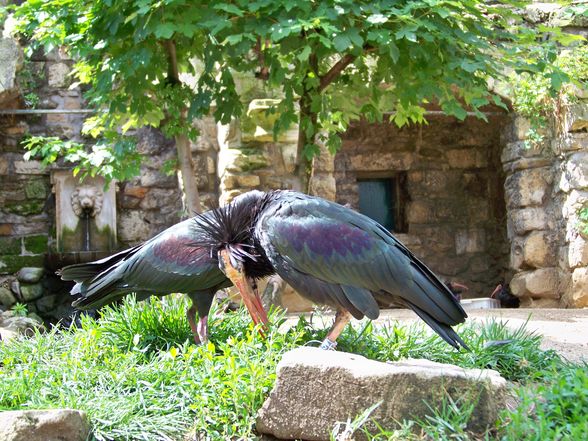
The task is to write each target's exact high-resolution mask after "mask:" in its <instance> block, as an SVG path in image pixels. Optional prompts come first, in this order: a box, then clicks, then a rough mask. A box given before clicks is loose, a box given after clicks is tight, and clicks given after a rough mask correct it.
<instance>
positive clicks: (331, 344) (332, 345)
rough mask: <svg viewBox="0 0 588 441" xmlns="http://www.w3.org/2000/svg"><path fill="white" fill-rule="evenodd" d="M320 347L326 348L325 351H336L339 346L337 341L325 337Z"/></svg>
mask: <svg viewBox="0 0 588 441" xmlns="http://www.w3.org/2000/svg"><path fill="white" fill-rule="evenodd" d="M319 348H320V349H324V350H325V351H334V350H335V349H336V348H337V342H336V341H331V340H329V339H328V338H325V339H324V340H323V342H322V343H321V345H320V346H319Z"/></svg>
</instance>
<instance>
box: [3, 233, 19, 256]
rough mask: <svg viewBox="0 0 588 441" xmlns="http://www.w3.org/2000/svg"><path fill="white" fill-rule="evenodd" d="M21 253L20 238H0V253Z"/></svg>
mask: <svg viewBox="0 0 588 441" xmlns="http://www.w3.org/2000/svg"><path fill="white" fill-rule="evenodd" d="M21 251H22V240H21V238H20V237H18V238H16V237H0V253H2V254H20V253H21Z"/></svg>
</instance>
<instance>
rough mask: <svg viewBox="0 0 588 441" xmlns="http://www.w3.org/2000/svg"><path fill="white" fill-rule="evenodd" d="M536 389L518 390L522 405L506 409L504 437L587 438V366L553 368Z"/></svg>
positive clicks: (533, 438) (541, 438)
mask: <svg viewBox="0 0 588 441" xmlns="http://www.w3.org/2000/svg"><path fill="white" fill-rule="evenodd" d="M545 378H546V380H547V382H546V383H544V384H539V385H537V387H536V388H522V389H520V391H519V394H520V397H521V400H522V404H521V405H520V406H519V407H518V408H517V409H516V411H515V412H513V413H512V414H510V413H507V412H505V413H504V414H503V419H504V421H505V422H506V423H507V424H505V425H504V427H503V432H504V438H503V439H505V440H515V439H525V440H536V441H542V440H581V439H588V419H587V418H586V416H587V415H588V365H586V364H584V365H580V366H574V365H567V366H558V367H557V368H554V369H553V370H552V371H551V372H549V374H548V375H547V374H546V375H545Z"/></svg>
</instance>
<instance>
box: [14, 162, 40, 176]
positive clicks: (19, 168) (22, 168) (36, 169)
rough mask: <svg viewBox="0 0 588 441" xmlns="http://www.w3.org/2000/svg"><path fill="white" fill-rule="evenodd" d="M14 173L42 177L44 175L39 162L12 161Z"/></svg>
mask: <svg viewBox="0 0 588 441" xmlns="http://www.w3.org/2000/svg"><path fill="white" fill-rule="evenodd" d="M14 171H15V172H16V173H18V174H23V175H42V174H45V173H46V170H45V168H44V167H43V164H41V162H40V161H14Z"/></svg>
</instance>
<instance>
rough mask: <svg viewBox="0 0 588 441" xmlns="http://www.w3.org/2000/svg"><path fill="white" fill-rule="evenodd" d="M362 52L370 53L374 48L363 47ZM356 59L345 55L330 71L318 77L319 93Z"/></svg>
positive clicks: (353, 56) (354, 56)
mask: <svg viewBox="0 0 588 441" xmlns="http://www.w3.org/2000/svg"><path fill="white" fill-rule="evenodd" d="M363 50H364V51H365V52H372V51H373V50H374V47H372V46H370V45H365V46H364V47H363ZM356 58H357V56H356V55H351V54H346V55H345V56H344V57H343V58H341V59H340V60H339V61H337V62H336V63H335V64H334V65H333V67H331V69H329V71H328V72H327V73H326V74H324V75H323V76H322V77H320V79H321V83H320V86H319V92H322V91H323V90H325V89H326V88H327V87H328V86H329V84H331V83H332V82H333V81H334V80H335V78H337V76H338V75H339V74H340V73H341V72H343V70H344V69H345V68H346V67H347V66H349V65H350V64H351V63H353V61H354V60H355V59H356Z"/></svg>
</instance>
